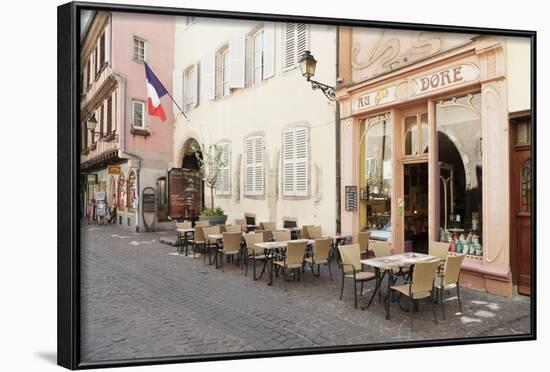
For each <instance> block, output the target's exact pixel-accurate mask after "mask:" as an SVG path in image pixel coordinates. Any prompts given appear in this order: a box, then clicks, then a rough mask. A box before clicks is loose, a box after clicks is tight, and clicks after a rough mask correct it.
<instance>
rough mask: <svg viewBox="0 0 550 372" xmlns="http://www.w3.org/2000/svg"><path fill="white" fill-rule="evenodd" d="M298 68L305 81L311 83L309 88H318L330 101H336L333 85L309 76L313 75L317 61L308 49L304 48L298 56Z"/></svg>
mask: <svg viewBox="0 0 550 372" xmlns="http://www.w3.org/2000/svg"><path fill="white" fill-rule="evenodd" d="M299 63H300V70H301V71H302V76H304V77H305V78H306V81H309V82H310V83H311V88H312V89H313V90H317V89H320V90H321V91H322V92H323V94H324V95H325V97H327V98H328V99H329V100H331V101H336V94H335V93H334V87H331V86H329V85H326V84H323V83H320V82H318V81H315V80H312V79H311V78H312V77H313V76H314V75H315V67H317V61H316V60H315V57H313V54H311V52H310V51H309V50H306V51H305V52H304V54H303V55H302V58H300V61H299Z"/></svg>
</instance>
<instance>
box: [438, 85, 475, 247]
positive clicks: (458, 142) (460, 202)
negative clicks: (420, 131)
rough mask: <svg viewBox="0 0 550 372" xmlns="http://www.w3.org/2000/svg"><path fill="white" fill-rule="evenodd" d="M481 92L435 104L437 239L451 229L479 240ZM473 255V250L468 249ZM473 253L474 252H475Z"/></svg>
mask: <svg viewBox="0 0 550 372" xmlns="http://www.w3.org/2000/svg"><path fill="white" fill-rule="evenodd" d="M480 112H481V94H479V93H476V94H468V95H465V96H459V97H452V98H451V99H449V100H445V101H439V102H437V103H436V104H435V123H436V128H437V141H438V160H439V165H440V169H439V174H440V177H439V178H440V180H439V195H440V201H439V202H440V205H441V208H440V223H441V226H440V240H443V241H448V240H449V239H450V238H451V235H452V234H451V231H453V230H455V231H456V230H459V231H461V233H463V234H464V236H465V237H467V236H469V235H470V234H471V237H472V239H474V237H475V239H474V240H476V239H477V240H479V243H480V244H481V243H482V236H483V226H482V220H483V209H482V206H483V203H482V190H483V187H482V180H483V161H482V160H483V159H482V154H480V151H479V144H480V143H481V114H480ZM480 155H481V156H480ZM465 253H470V254H473V253H475V250H471V249H470V251H469V252H465ZM476 254H477V253H476Z"/></svg>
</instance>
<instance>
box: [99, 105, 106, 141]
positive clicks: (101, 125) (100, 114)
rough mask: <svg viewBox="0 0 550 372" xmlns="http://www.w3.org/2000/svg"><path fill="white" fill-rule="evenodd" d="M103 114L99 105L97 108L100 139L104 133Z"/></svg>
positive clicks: (103, 111)
mask: <svg viewBox="0 0 550 372" xmlns="http://www.w3.org/2000/svg"><path fill="white" fill-rule="evenodd" d="M104 113H105V110H104V106H103V105H101V107H100V108H99V120H98V121H99V123H98V124H99V133H101V134H100V135H99V136H100V137H101V136H102V135H103V134H104V133H105V120H104V116H103V114H104Z"/></svg>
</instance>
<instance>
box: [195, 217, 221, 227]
mask: <svg viewBox="0 0 550 372" xmlns="http://www.w3.org/2000/svg"><path fill="white" fill-rule="evenodd" d="M199 220H200V221H208V222H209V223H210V225H211V226H213V225H225V222H226V221H227V216H226V215H223V216H199Z"/></svg>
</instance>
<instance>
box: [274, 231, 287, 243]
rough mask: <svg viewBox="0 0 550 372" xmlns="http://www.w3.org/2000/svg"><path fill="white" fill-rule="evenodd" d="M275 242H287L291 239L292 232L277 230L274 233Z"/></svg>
mask: <svg viewBox="0 0 550 372" xmlns="http://www.w3.org/2000/svg"><path fill="white" fill-rule="evenodd" d="M273 240H274V241H276V242H285V241H288V240H291V239H290V231H288V230H276V231H273Z"/></svg>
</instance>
